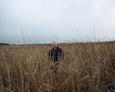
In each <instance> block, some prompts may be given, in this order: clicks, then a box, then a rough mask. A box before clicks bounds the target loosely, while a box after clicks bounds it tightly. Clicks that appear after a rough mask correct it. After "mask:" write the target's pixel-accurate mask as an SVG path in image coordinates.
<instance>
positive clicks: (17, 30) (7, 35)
mask: <svg viewBox="0 0 115 92" xmlns="http://www.w3.org/2000/svg"><path fill="white" fill-rule="evenodd" d="M114 25H115V1H114V0H0V42H10V43H22V42H23V37H22V33H21V32H22V31H23V36H24V39H25V41H26V43H39V42H51V41H67V40H70V41H71V40H73V41H75V40H76V41H87V40H92V39H103V38H104V37H106V38H105V39H115V38H114V37H115V26H114ZM21 30H22V31H21Z"/></svg>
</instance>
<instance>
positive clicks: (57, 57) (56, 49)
mask: <svg viewBox="0 0 115 92" xmlns="http://www.w3.org/2000/svg"><path fill="white" fill-rule="evenodd" d="M48 55H49V58H50V59H51V60H52V61H53V63H54V64H59V63H60V61H61V60H63V58H64V52H63V49H62V48H61V47H60V46H59V45H58V44H57V43H53V44H52V47H51V49H50V50H49V53H48Z"/></svg>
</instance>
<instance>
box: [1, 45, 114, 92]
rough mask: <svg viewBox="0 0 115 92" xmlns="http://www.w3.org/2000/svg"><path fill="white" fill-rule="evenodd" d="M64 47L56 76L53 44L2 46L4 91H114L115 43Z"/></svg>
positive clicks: (2, 87) (2, 81)
mask: <svg viewBox="0 0 115 92" xmlns="http://www.w3.org/2000/svg"><path fill="white" fill-rule="evenodd" d="M61 46H62V48H63V49H64V53H65V57H64V60H63V61H62V62H61V64H60V65H59V66H58V72H57V73H56V74H55V73H53V69H54V68H55V66H54V65H53V64H52V61H51V60H49V59H48V55H47V52H48V49H49V48H50V46H49V45H29V46H27V45H26V46H0V92H114V91H113V90H114V87H115V43H93V44H90V43H89V44H63V45H61ZM110 90H111V91H110Z"/></svg>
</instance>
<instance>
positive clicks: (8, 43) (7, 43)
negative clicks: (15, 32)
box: [0, 43, 10, 45]
mask: <svg viewBox="0 0 115 92" xmlns="http://www.w3.org/2000/svg"><path fill="white" fill-rule="evenodd" d="M0 45H10V44H9V43H0Z"/></svg>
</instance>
